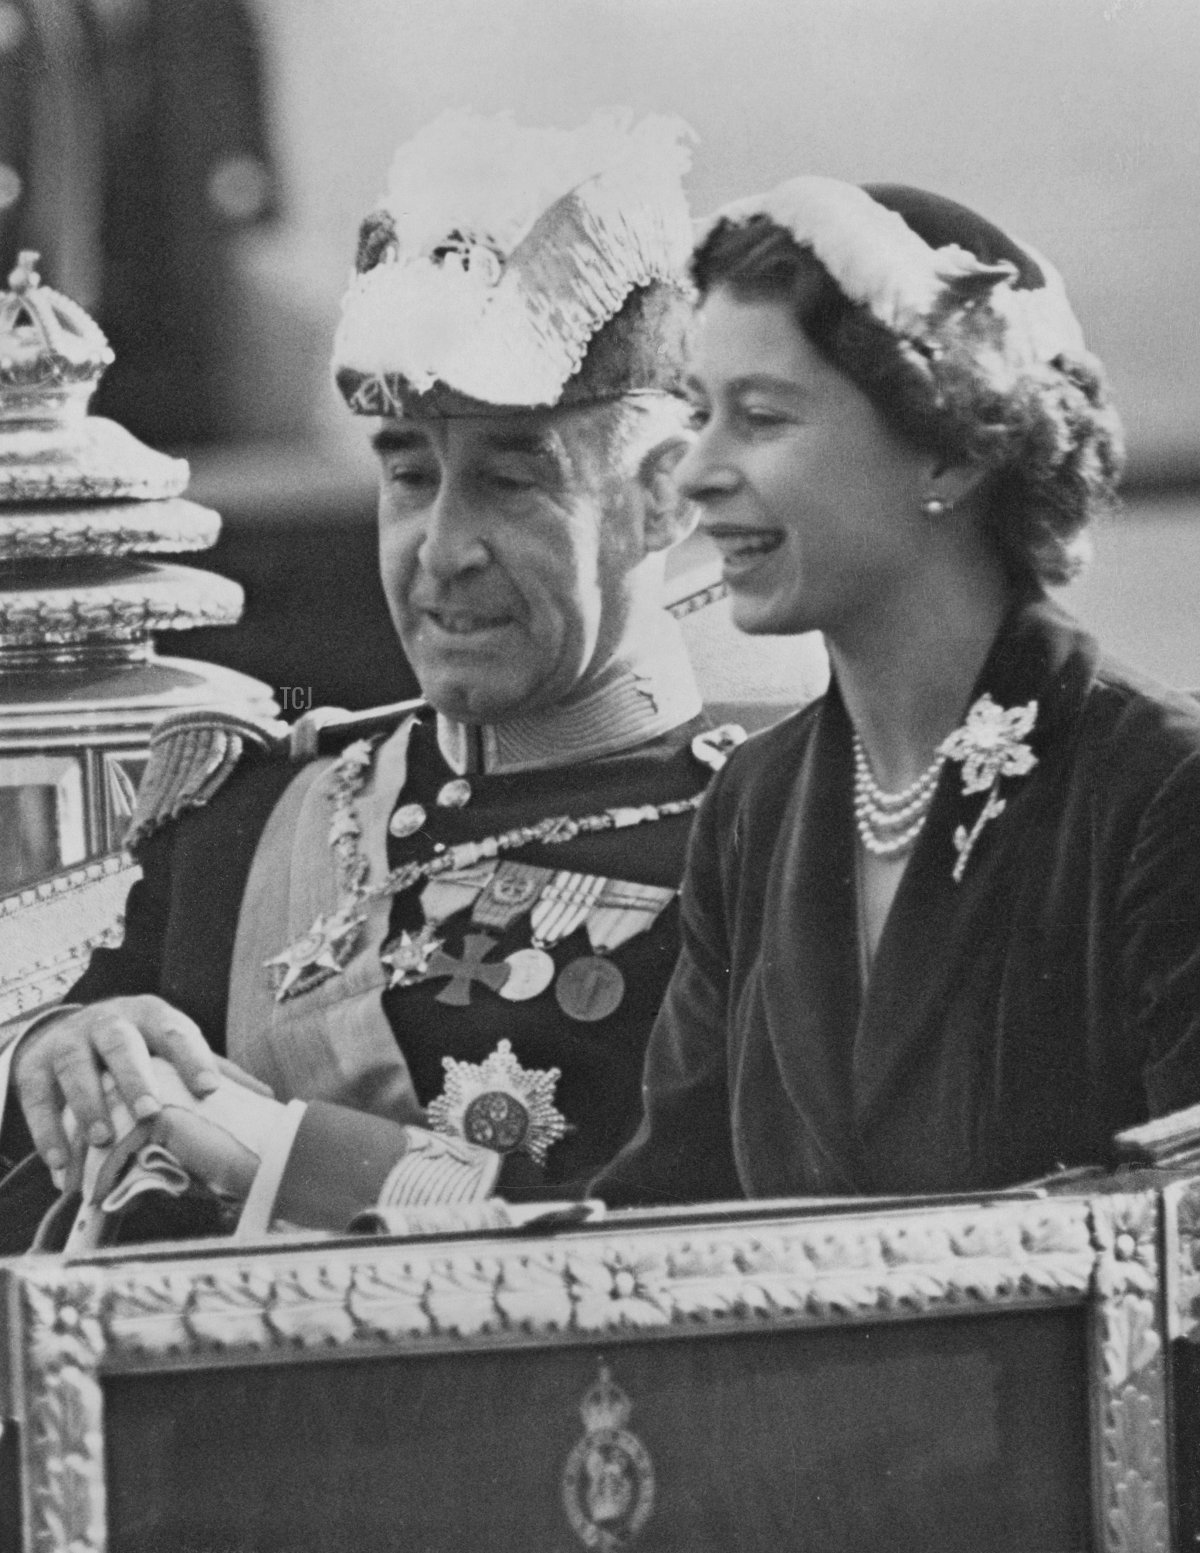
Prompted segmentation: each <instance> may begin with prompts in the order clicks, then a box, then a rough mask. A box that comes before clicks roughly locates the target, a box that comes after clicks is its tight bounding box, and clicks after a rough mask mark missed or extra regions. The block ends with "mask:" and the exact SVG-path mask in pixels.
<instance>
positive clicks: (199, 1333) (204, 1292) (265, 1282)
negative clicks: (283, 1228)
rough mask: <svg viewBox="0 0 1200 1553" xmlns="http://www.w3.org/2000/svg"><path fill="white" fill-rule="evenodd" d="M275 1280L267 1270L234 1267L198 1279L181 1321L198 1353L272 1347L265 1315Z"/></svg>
mask: <svg viewBox="0 0 1200 1553" xmlns="http://www.w3.org/2000/svg"><path fill="white" fill-rule="evenodd" d="M275 1289H276V1279H275V1278H274V1277H273V1276H272V1274H271V1272H270V1271H269V1270H266V1269H264V1270H262V1271H259V1270H258V1269H247V1268H240V1267H237V1266H236V1265H234V1266H232V1267H228V1268H218V1269H214V1271H213V1272H211V1273H206V1274H204V1275H203V1276H201V1277H200V1278H199V1279H198V1280H197V1282H196V1286H195V1290H194V1292H193V1294H192V1295H191V1297H190V1299H189V1300H188V1304H187V1309H186V1311H185V1320H186V1321H187V1324H188V1329H189V1331H190V1332H191V1333H192V1337H193V1339H194V1341H195V1344H196V1347H197V1348H198V1349H201V1350H204V1349H207V1348H217V1349H227V1348H266V1347H270V1346H272V1340H271V1329H270V1327H269V1326H268V1324H267V1311H268V1309H269V1307H270V1305H271V1303H272V1301H273V1300H274V1298H275Z"/></svg>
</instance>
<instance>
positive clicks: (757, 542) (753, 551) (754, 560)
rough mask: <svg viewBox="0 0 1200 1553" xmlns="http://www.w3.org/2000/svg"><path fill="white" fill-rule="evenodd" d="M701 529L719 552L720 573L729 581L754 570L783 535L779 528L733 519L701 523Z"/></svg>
mask: <svg viewBox="0 0 1200 1553" xmlns="http://www.w3.org/2000/svg"><path fill="white" fill-rule="evenodd" d="M701 529H702V532H704V533H705V534H707V535H708V537H709V538H710V539H711V540H712V541H713V543H714V544H715V545H716V547H717V549H718V550H719V551H720V552H721V561H722V575H723V576H724V578H725V580H726V581H727V582H729V583H731V584H732V583H736V582H737V581H740V580H741V579H743V578H744V577H746V576H747V574H749V573H750V572H754V571H757V569H758V567H759V564H760V563H761V562H762V561H763V560H764V558H765V557H766V556H769V555H773V554H774V552H775V551H776V550H778V549H779V547H780V545H782V544H783V541H784V538H785V535H784V533H783V530H782V529H776V528H751V527H749V526H742V525H740V524H736V523H714V524H712V525H709V524H707V523H704V524H701Z"/></svg>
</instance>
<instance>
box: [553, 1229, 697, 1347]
mask: <svg viewBox="0 0 1200 1553" xmlns="http://www.w3.org/2000/svg"><path fill="white" fill-rule="evenodd" d="M567 1275H568V1277H569V1279H570V1281H571V1285H572V1288H571V1297H572V1299H573V1301H574V1305H575V1324H576V1325H577V1326H579V1327H583V1328H584V1329H586V1330H589V1331H603V1330H604V1329H605V1328H609V1327H625V1326H631V1327H650V1326H663V1325H664V1324H666V1323H667V1322H669V1321H670V1319H671V1306H672V1296H671V1294H670V1293H669V1292H668V1290H667V1285H666V1277H665V1275H666V1262H665V1259H664V1257H663V1256H662V1254H661V1253H660V1252H649V1253H647V1254H646V1255H644V1256H636V1255H632V1254H629V1253H626V1252H623V1251H621V1250H618V1249H617V1248H616V1247H613V1246H604V1247H603V1248H602V1250H601V1252H600V1255H599V1257H597V1258H595V1259H593V1258H591V1257H589V1258H588V1259H587V1260H586V1261H585V1260H584V1259H583V1258H582V1257H578V1256H568V1258H567Z"/></svg>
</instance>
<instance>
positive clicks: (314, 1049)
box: [228, 717, 425, 1122]
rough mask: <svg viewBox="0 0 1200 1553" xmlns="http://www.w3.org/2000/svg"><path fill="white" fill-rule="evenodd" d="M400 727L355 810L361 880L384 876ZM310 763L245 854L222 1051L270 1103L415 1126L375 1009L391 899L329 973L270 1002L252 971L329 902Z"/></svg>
mask: <svg viewBox="0 0 1200 1553" xmlns="http://www.w3.org/2000/svg"><path fill="white" fill-rule="evenodd" d="M414 722H415V718H413V717H409V718H406V719H405V721H404V722H403V723H401V725H400V726H399V728H397V730H396V732H395V733H394V734H392V736H391V737H390V738H389V739H388V740H387V741H386V743H384V744H383V745H382V746H381V748H380V750H379V752H378V754H377V756H376V758H375V761H374V764H373V766H372V768H371V771H370V773H369V775H368V777H367V780H366V783H365V785H364V787H363V790H362V793H361V796H360V797H359V799H358V801H357V803H356V808H357V811H358V816H359V821H360V823H361V825H362V836H361V846H362V852H363V855H364V856H365V857H366V858H367V860H368V862H369V864H370V877H371V878H372V879H382V878H383V877H384V875H385V874H386V873H387V824H388V816H389V815H390V814H391V812H392V810H393V808H394V807H395V804H396V800H397V798H398V797H399V795H400V792H401V789H402V788H403V786H404V781H405V777H406V775H407V765H408V741H409V738H410V736H411V734H412V729H413V724H414ZM332 764H333V762H332V761H331V760H319V761H314V762H312V763H311V764H310V765H308V766H306V767H305V768H304V769H303V771H301V772H300V774H299V775H298V776H297V778H296V780H295V781H294V782H292V783H291V784H290V786H289V787H288V788H287V790H286V791H285V793H284V795H283V797H282V798H281V800H280V801H279V803H278V804H277V805H276V806H275V809H274V811H273V812H272V814H271V818H270V819H269V820H268V822H267V825H266V828H265V829H264V831H263V833H262V837H261V839H260V841H259V843H258V848H257V850H256V852H255V854H254V861H253V863H252V864H251V868H250V877H249V881H248V883H247V887H246V893H245V895H244V896H243V898H242V906H241V911H240V913H239V915H238V927H237V938H236V941H235V944H234V952H233V963H232V966H231V969H230V979H229V1022H228V1051H229V1055H230V1057H232V1059H233V1060H234V1061H235V1062H237V1063H240V1064H241V1066H242V1067H244V1068H246V1069H247V1070H248V1071H249V1072H250V1073H253V1074H255V1075H256V1076H257V1077H259V1078H261V1079H262V1080H263V1081H264V1082H265V1083H267V1084H270V1086H271V1088H272V1089H273V1090H274V1092H275V1097H276V1099H278V1100H291V1099H301V1100H327V1101H329V1102H331V1103H332V1104H335V1105H343V1106H348V1107H350V1108H352V1109H354V1110H357V1111H366V1112H369V1113H371V1114H372V1115H375V1116H383V1117H387V1118H388V1119H389V1120H391V1121H394V1122H423V1121H424V1119H425V1116H424V1111H423V1110H422V1108H421V1106H420V1104H419V1103H418V1101H417V1097H416V1093H415V1091H414V1089H413V1083H412V1078H411V1076H410V1074H409V1071H408V1064H407V1063H406V1062H405V1060H404V1055H403V1053H402V1052H401V1050H400V1048H399V1046H398V1045H397V1043H396V1037H395V1035H394V1034H393V1033H392V1027H391V1025H390V1024H389V1023H388V1020H387V1018H386V1016H385V1014H384V1012H383V1004H382V998H381V994H382V991H383V988H384V986H385V985H386V983H387V979H388V969H387V967H386V966H384V964H383V963H382V961H381V960H380V958H379V950H380V948H381V946H382V944H383V941H384V939H385V937H386V936H387V927H388V917H389V914H390V910H391V904H392V903H391V898H390V897H385V898H384V899H382V900H377V901H374V902H372V903H371V905H370V906H369V907H368V908H366V914H367V915H366V921H365V923H364V925H363V928H362V930H361V936H360V939H359V942H358V945H357V947H356V952H355V954H354V955H353V957H352V958H351V959H350V961H349V962H348V963H347V965H346V966H345V968H344V969H343V971H342V972H341V974H340V975H337V976H332V977H330V978H329V980H328V981H325V982H322V983H321V984H320V985H319V986H317V987H314V988H313V989H312V990H311V991H308V992H306V993H305V994H304V996H303V997H300V998H290V999H285V1000H283V1001H282V1002H277V1001H276V999H275V996H274V992H273V989H272V986H271V983H270V981H269V979H268V976H267V972H266V971H265V970H264V969H263V962H264V961H266V960H268V959H270V957H271V956H272V955H277V954H278V953H279V952H280V950H281V949H282V948H283V947H284V946H285V945H286V944H289V943H292V942H293V941H294V940H296V939H297V938H299V937H300V935H301V934H303V933H307V932H308V930H309V929H310V927H311V926H312V923H313V921H314V919H315V918H316V917H318V916H320V915H321V914H322V913H328V912H331V911H333V910H334V908H335V907H336V906H337V904H338V881H337V877H336V870H335V867H334V859H333V855H332V852H331V850H330V844H329V827H330V819H331V809H330V804H329V799H328V796H327V783H326V774H327V772H328V771H329V769H330V767H331V765H332Z"/></svg>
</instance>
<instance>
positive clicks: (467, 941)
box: [419, 933, 510, 1008]
mask: <svg viewBox="0 0 1200 1553" xmlns="http://www.w3.org/2000/svg"><path fill="white" fill-rule="evenodd" d="M495 947H496V940H495V939H494V938H492V937H491V935H490V934H488V933H468V934H467V936H466V937H465V938H464V939H463V952H462V959H461V960H456V959H454V958H453V956H451V955H448V954H446V953H445V952H444V951H443V950H441V949H437V950H435V951H434V952H433V954H431V955H430V957H429V964H428V965H427V966H426V968H425V973H424V975H423V976H421V977H420V978H419V979H420V980H421V981H433V980H434V979H435V978H437V977H439V976H449V977H450V984H449V986H447V987H444V988H443V989H442V991H441V992H439V993H438V995H437V1000H438V1002H439V1003H453V1004H455V1005H456V1006H458V1007H460V1008H461V1007H463V1006H464V1005H465V1004H467V1003H469V1002H470V1001H471V983H472V982H473V981H481V982H483V984H484V986H486V987H490V988H491V989H492V991H493V992H499V991H500V988H501V987H503V985H504V983H505V982H506V981H507V980H508V978H509V975H510V967H509V966H508V964H507V963H506V962H505V961H503V960H501V961H500V963H499V964H498V965H484V963H483V959H484V956H485V955H487V954H490V953H491V951H492V950H493V949H494V948H495Z"/></svg>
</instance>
